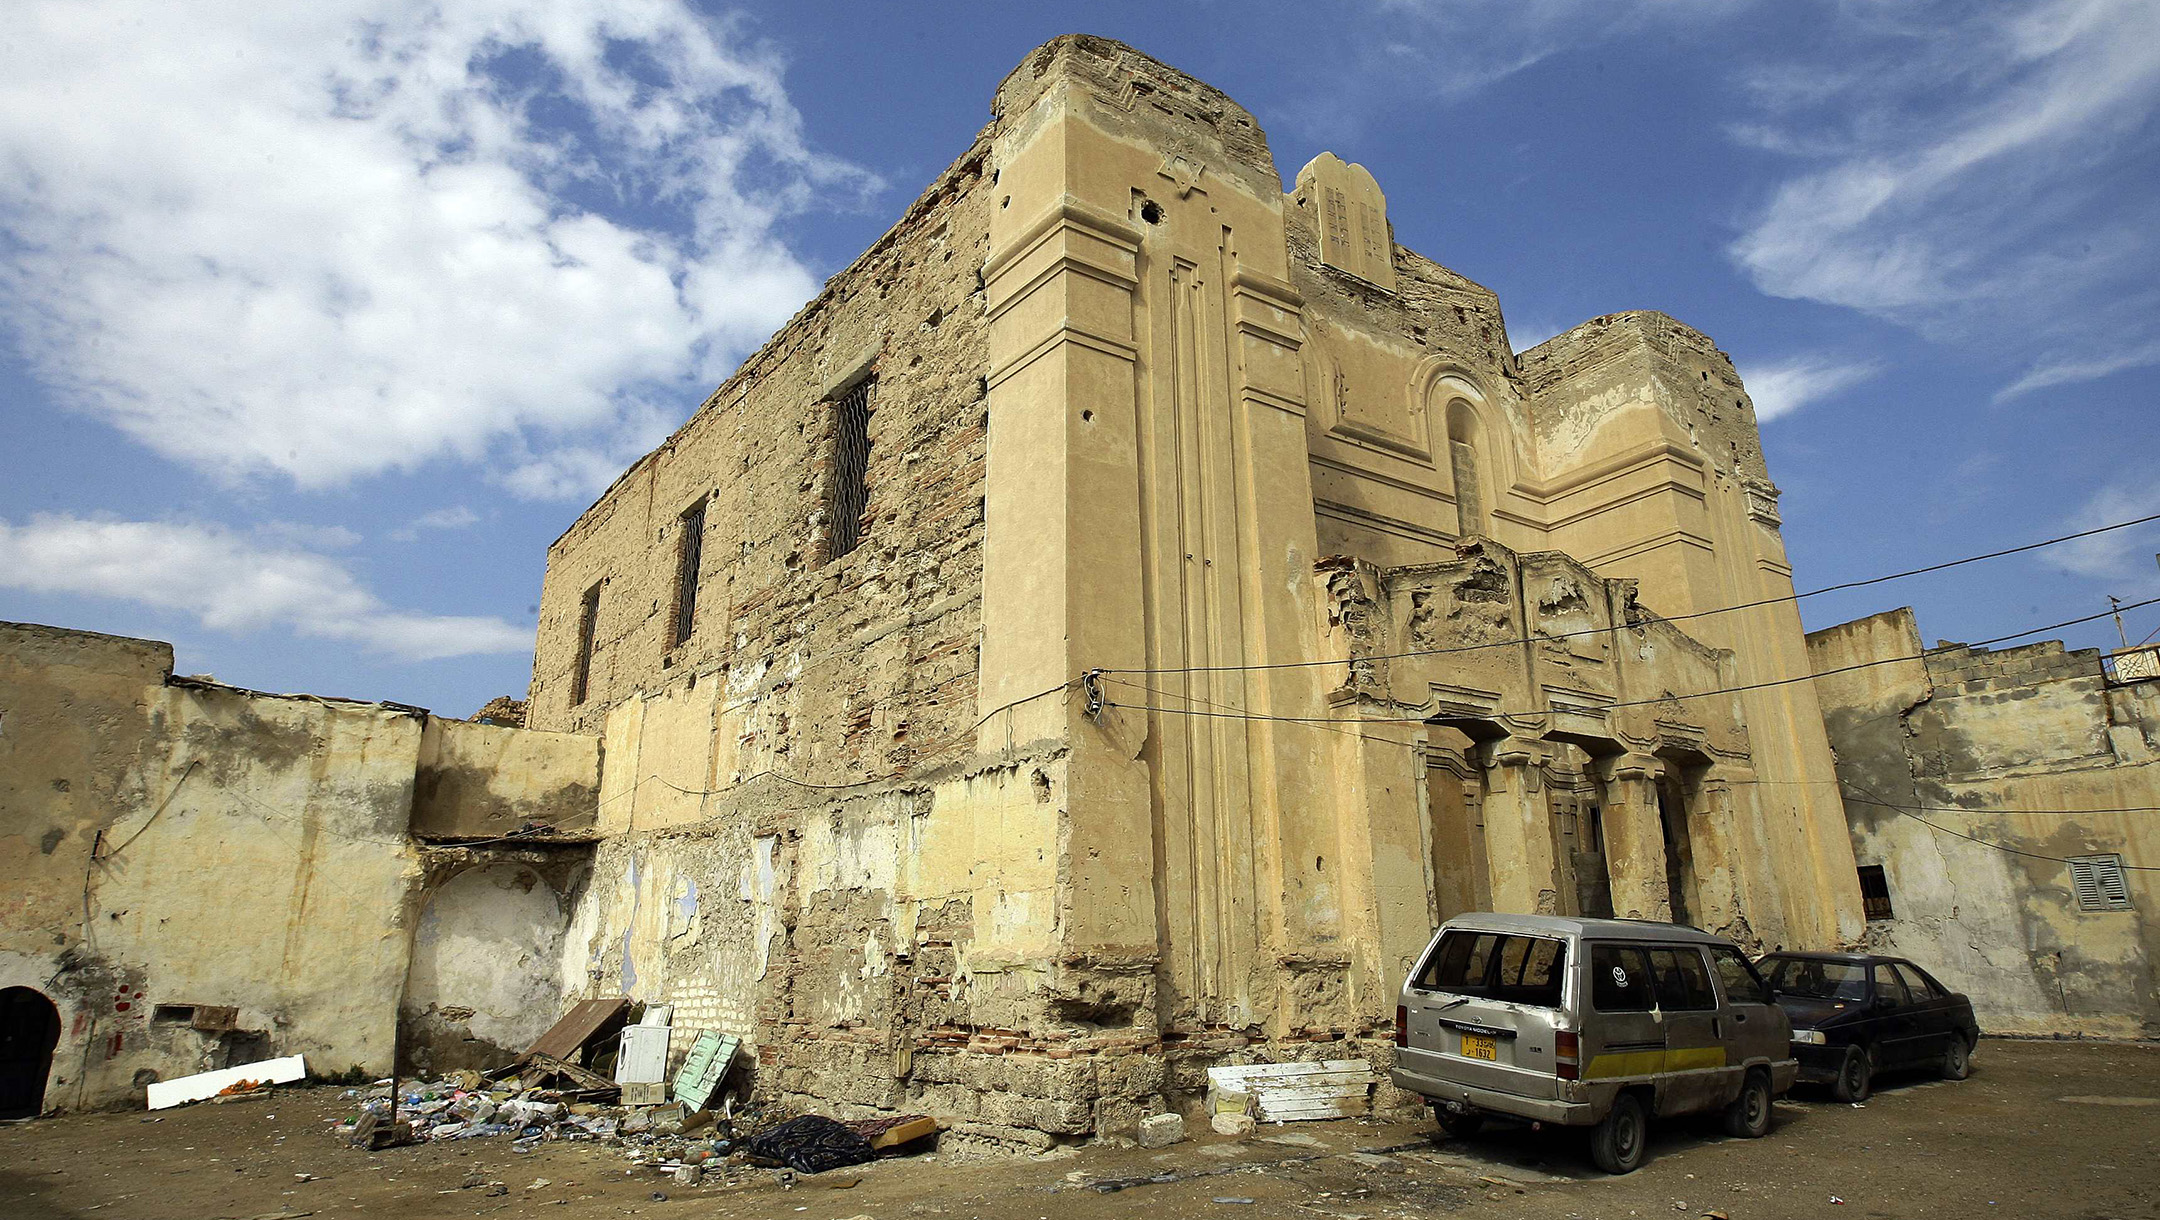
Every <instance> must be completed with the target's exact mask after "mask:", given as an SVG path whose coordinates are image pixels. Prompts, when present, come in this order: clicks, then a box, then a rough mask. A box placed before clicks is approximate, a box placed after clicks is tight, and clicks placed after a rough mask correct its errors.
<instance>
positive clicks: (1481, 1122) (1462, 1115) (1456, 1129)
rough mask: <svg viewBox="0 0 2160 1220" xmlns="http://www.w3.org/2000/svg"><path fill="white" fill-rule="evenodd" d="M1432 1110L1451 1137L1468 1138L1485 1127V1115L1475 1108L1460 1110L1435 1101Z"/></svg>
mask: <svg viewBox="0 0 2160 1220" xmlns="http://www.w3.org/2000/svg"><path fill="white" fill-rule="evenodd" d="M1432 1112H1433V1117H1434V1118H1435V1119H1437V1120H1438V1121H1439V1123H1440V1129H1441V1130H1442V1131H1445V1132H1447V1133H1448V1137H1449V1138H1450V1139H1459V1140H1466V1139H1469V1138H1470V1137H1471V1136H1473V1135H1476V1134H1477V1133H1478V1132H1479V1131H1482V1130H1484V1128H1485V1116H1484V1115H1482V1114H1479V1113H1478V1112H1476V1111H1475V1110H1463V1111H1460V1112H1458V1111H1454V1110H1450V1109H1448V1108H1447V1107H1446V1106H1443V1105H1441V1104H1440V1103H1439V1102H1434V1103H1433V1108H1432Z"/></svg>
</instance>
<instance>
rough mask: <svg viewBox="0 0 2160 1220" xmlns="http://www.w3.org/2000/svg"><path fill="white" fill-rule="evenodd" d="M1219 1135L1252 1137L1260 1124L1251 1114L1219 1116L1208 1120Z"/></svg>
mask: <svg viewBox="0 0 2160 1220" xmlns="http://www.w3.org/2000/svg"><path fill="white" fill-rule="evenodd" d="M1208 1126H1210V1127H1212V1128H1214V1130H1215V1133H1216V1134H1217V1135H1251V1134H1252V1133H1253V1130H1254V1128H1256V1127H1258V1126H1259V1124H1258V1123H1257V1122H1255V1121H1253V1116H1252V1115H1250V1114H1217V1115H1215V1116H1213V1117H1212V1118H1210V1119H1208Z"/></svg>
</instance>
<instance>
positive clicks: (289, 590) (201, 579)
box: [0, 515, 532, 661]
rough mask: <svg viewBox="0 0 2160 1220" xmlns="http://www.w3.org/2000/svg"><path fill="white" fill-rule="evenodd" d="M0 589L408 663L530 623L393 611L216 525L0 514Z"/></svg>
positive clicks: (482, 643) (307, 561)
mask: <svg viewBox="0 0 2160 1220" xmlns="http://www.w3.org/2000/svg"><path fill="white" fill-rule="evenodd" d="M0 588H14V589H24V590H28V591H30V592H33V593H43V594H72V595H76V596H82V597H105V598H116V599H120V600H123V601H130V602H135V603H137V604H140V605H145V606H150V607H152V608H154V609H158V610H164V611H170V612H176V613H181V614H186V615H190V616H193V617H194V618H195V619H197V620H198V621H199V622H201V623H202V625H203V626H204V627H207V628H209V629H211V630H213V631H221V632H229V633H232V634H236V635H244V634H248V633H251V632H257V631H263V630H267V629H271V628H283V629H285V630H289V631H291V632H293V633H295V634H297V635H301V636H308V637H312V638H315V639H323V640H339V641H346V642H351V643H355V644H359V645H361V646H363V647H366V648H368V649H370V650H373V651H375V652H380V653H385V654H388V655H390V656H394V657H397V658H400V659H402V660H407V661H431V660H438V659H441V658H444V657H458V656H469V655H473V654H478V653H514V652H523V651H525V650H527V649H529V648H531V647H532V635H531V633H530V631H529V630H527V629H525V628H522V627H517V626H513V625H512V624H510V623H508V622H505V621H504V620H502V619H499V618H492V617H477V616H462V615H441V614H415V613H411V612H408V611H402V610H396V609H393V608H391V607H389V606H386V605H384V604H383V602H382V600H381V599H380V598H378V597H377V596H376V595H375V594H374V593H372V592H370V591H369V590H368V589H367V588H366V586H364V585H363V584H362V583H361V582H360V580H359V579H358V578H357V577H355V576H354V575H353V573H352V572H351V571H349V570H347V569H346V567H345V566H344V565H342V564H340V563H338V562H336V561H335V560H332V559H329V558H326V557H324V556H322V555H318V554H315V553H313V552H311V551H307V550H303V549H300V548H299V547H297V546H290V545H285V546H280V545H277V544H275V543H269V542H266V541H265V540H264V539H262V538H261V537H260V536H252V537H251V536H249V535H244V534H240V533H236V532H234V531H232V530H228V529H225V528H223V527H221V526H215V525H203V524H194V523H185V522H166V521H100V520H90V519H85V518H82V517H73V516H61V515H41V516H37V517H33V518H31V519H30V520H29V521H28V522H26V523H24V524H21V525H15V524H11V523H9V522H6V521H0Z"/></svg>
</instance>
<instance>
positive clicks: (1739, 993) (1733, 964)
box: [1710, 945, 1770, 1004]
mask: <svg viewBox="0 0 2160 1220" xmlns="http://www.w3.org/2000/svg"><path fill="white" fill-rule="evenodd" d="M1710 960H1711V961H1712V962H1714V963H1716V965H1717V973H1718V982H1720V983H1723V984H1724V985H1725V1000H1726V1002H1727V1003H1730V1004H1768V1003H1770V994H1769V992H1768V991H1766V990H1765V989H1764V988H1763V981H1762V976H1760V975H1758V974H1756V973H1755V967H1753V966H1750V965H1748V959H1746V958H1744V957H1742V956H1740V951H1739V950H1738V949H1728V948H1726V947H1725V946H1723V945H1717V946H1713V947H1712V948H1711V950H1710Z"/></svg>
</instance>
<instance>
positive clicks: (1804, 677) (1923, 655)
mask: <svg viewBox="0 0 2160 1220" xmlns="http://www.w3.org/2000/svg"><path fill="white" fill-rule="evenodd" d="M2156 604H2160V597H2155V598H2150V599H2148V600H2146V601H2141V602H2134V603H2132V604H2131V605H2128V606H2124V607H2123V609H2125V610H2130V609H2135V608H2137V607H2139V606H2151V605H2156ZM2113 613H2114V611H2113V610H2103V611H2101V612H2100V613H2098V614H2088V615H2085V616H2084V617H2083V618H2073V619H2065V620H2063V621H2062V622H2059V623H2049V624H2047V625H2045V626H2041V627H2031V628H2027V629H2026V630H2024V631H2014V632H2012V633H2010V634H2009V635H1999V636H1995V637H1993V638H1992V639H1985V640H1980V641H1978V642H1977V643H1972V644H1953V645H1950V646H1948V647H1944V648H1923V649H1921V650H1920V652H1919V653H1918V654H1917V655H1914V656H1900V657H1877V658H1875V659H1874V660H1872V661H1860V662H1857V663H1855V664H1852V665H1841V666H1839V667H1838V668H1836V669H1826V670H1823V671H1822V672H1820V673H1810V674H1801V675H1798V676H1796V677H1791V678H1773V679H1770V680H1769V681H1765V682H1749V683H1746V684H1744V685H1740V686H1725V687H1719V688H1716V689H1714V690H1704V691H1692V692H1690V693H1688V694H1684V695H1683V694H1670V693H1668V694H1665V695H1661V696H1659V697H1658V698H1655V699H1625V700H1620V701H1618V702H1614V703H1599V704H1595V705H1591V706H1585V707H1583V708H1580V709H1578V710H1580V711H1584V712H1607V711H1611V710H1613V709H1614V708H1623V707H1649V706H1654V705H1657V704H1662V703H1672V702H1677V701H1679V700H1682V699H1703V698H1708V697H1709V696H1712V695H1732V694H1739V693H1741V692H1744V691H1751V690H1764V689H1767V688H1769V687H1773V686H1790V685H1792V684H1793V683H1796V682H1812V681H1814V680H1815V679H1817V678H1824V677H1829V676H1830V675H1832V674H1842V673H1851V672H1852V671H1854V670H1856V669H1868V668H1870V667H1872V666H1876V665H1895V664H1900V663H1910V662H1913V661H1924V660H1926V659H1927V658H1928V657H1931V656H1937V655H1939V654H1941V653H1945V652H1956V651H1960V650H1963V649H1968V648H1985V647H1987V646H1989V645H1992V644H2001V643H2004V642H2006V641H2009V640H2016V639H2022V638H2024V637H2025V636H2028V635H2037V634H2039V633H2040V632H2043V631H2057V630H2060V629H2062V628H2064V627H2075V626H2077V625H2078V624H2080V623H2089V622H2092V621H2093V620H2095V619H2103V618H2106V617H2108V616H2109V615H2110V614H2113ZM1367 659H1369V658H1364V657H1353V658H1350V661H1351V663H1353V664H1354V663H1356V662H1357V661H1362V660H1367ZM1334 663H1335V664H1341V663H1342V662H1334ZM1098 672H1100V673H1103V674H1105V675H1108V674H1110V673H1113V672H1116V673H1135V672H1143V671H1136V670H1115V671H1113V670H1101V671H1098ZM1169 672H1180V671H1169ZM1103 681H1105V682H1114V683H1117V684H1118V685H1120V686H1132V685H1133V684H1132V683H1129V682H1125V681H1123V680H1121V679H1118V678H1112V677H1107V676H1106V677H1104V678H1103ZM1176 697H1183V696H1176ZM1103 706H1105V707H1123V708H1130V709H1133V710H1135V711H1147V712H1162V713H1165V714H1168V715H1173V716H1177V715H1184V716H1210V717H1216V718H1222V719H1232V720H1265V721H1281V722H1287V723H1293V724H1425V723H1427V722H1428V721H1429V720H1430V717H1427V716H1357V717H1343V716H1275V715H1268V714H1264V713H1258V712H1243V711H1234V710H1233V711H1198V710H1195V709H1192V708H1175V707H1158V706H1155V705H1153V704H1146V703H1117V702H1109V701H1106V702H1105V703H1104V705H1103ZM1550 710H1551V709H1549V708H1547V709H1539V710H1537V711H1532V712H1507V711H1499V712H1495V713H1494V715H1496V716H1507V715H1542V714H1545V713H1546V712H1549V711H1550Z"/></svg>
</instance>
